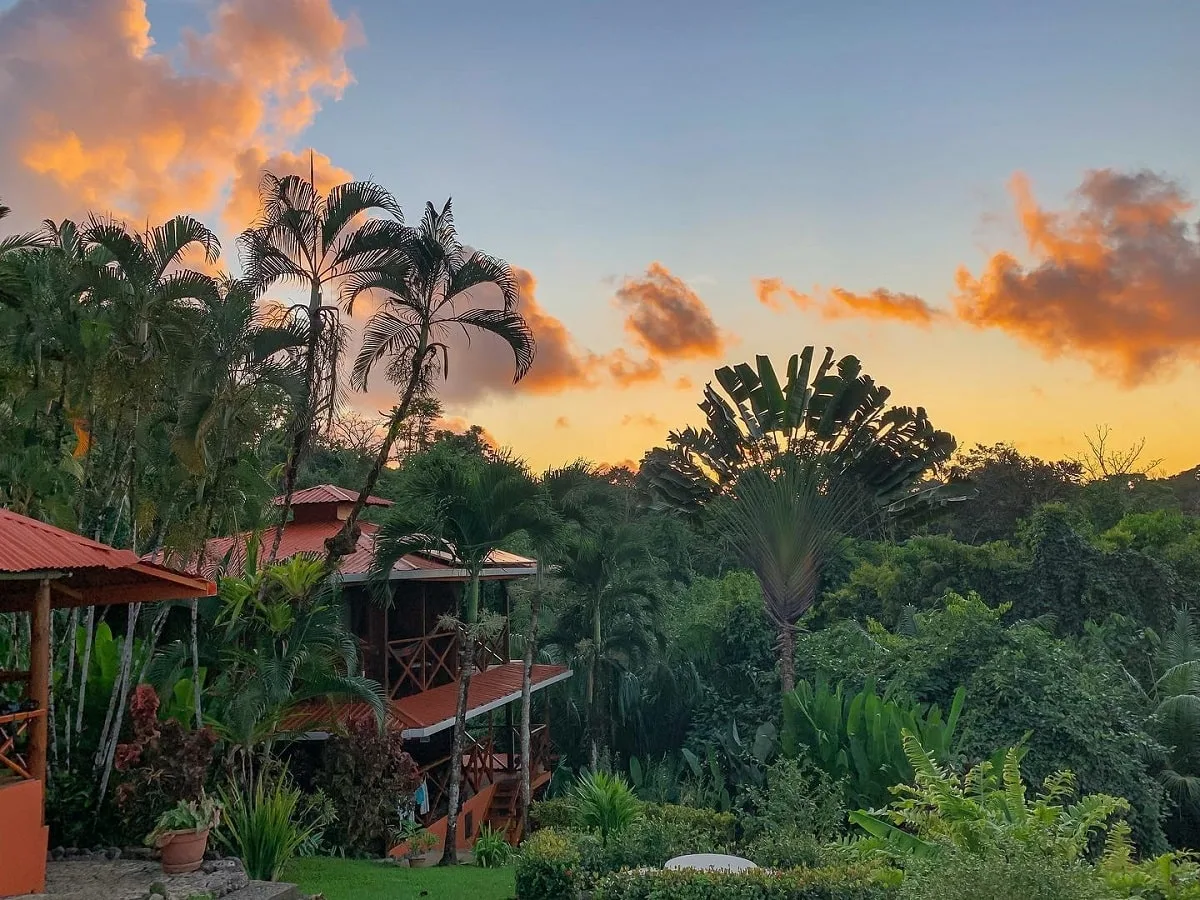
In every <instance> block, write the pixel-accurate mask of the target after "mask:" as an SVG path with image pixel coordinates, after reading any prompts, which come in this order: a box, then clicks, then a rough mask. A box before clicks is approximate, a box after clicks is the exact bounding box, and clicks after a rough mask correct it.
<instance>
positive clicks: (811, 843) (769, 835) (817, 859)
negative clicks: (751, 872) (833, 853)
mask: <svg viewBox="0 0 1200 900" xmlns="http://www.w3.org/2000/svg"><path fill="white" fill-rule="evenodd" d="M742 855H743V856H745V857H746V858H747V859H749V860H752V861H753V862H755V863H757V864H758V865H760V866H764V867H766V868H772V869H795V868H799V867H801V866H805V867H808V868H815V867H817V866H820V865H821V864H822V863H823V862H824V860H825V853H824V852H823V850H822V849H821V842H820V841H818V840H817V838H816V837H815V836H814V835H813V834H812V833H811V832H808V831H804V830H802V829H799V828H794V827H791V826H787V825H784V826H776V827H774V828H765V829H763V830H762V831H760V832H759V833H758V834H757V835H755V836H754V837H753V838H751V839H750V840H749V841H748V842H747V843H746V846H745V847H743V848H742Z"/></svg>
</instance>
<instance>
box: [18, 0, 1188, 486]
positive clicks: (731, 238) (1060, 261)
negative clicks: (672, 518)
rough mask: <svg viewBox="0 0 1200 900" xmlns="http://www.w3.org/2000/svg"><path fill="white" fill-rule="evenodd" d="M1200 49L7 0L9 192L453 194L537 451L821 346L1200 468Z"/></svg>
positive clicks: (1082, 39) (901, 391) (1083, 37)
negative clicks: (717, 370) (522, 365)
mask: <svg viewBox="0 0 1200 900" xmlns="http://www.w3.org/2000/svg"><path fill="white" fill-rule="evenodd" d="M1198 46H1200V5H1198V4H1195V3H1190V2H1184V0H1164V2H1159V3H1143V4H1133V3H1128V2H1108V0H1087V2H1084V0H1079V2H1065V0H1059V2H1055V3H1050V4H1046V3H1034V2H1006V3H982V2H970V0H967V2H963V0H959V2H940V0H938V2H933V0H928V2H922V3H905V4H901V3H889V2H860V3H832V2H829V3H822V2H795V0H788V2H785V0H778V2H766V0H748V2H746V3H744V4H740V5H739V4H731V3H729V2H721V3H717V2H710V0H688V2H683V0H678V2H677V0H654V2H645V0H643V2H637V3H635V2H627V0H610V2H606V3H585V2H577V0H565V2H564V0H544V2H528V0H512V2H507V3H497V2H495V0H491V2H475V0H466V2H459V3H456V4H452V5H445V4H429V3H424V4H417V3H408V2H405V0H356V2H347V0H223V2H218V0H150V2H149V3H145V2H143V0H15V2H14V0H0V117H2V118H0V198H3V199H4V201H5V202H6V203H7V204H8V205H9V206H11V207H13V209H14V214H13V217H12V218H10V219H9V220H6V222H5V224H6V225H8V224H9V223H11V222H15V223H16V225H15V227H16V228H21V227H31V226H33V225H35V224H36V223H37V222H38V221H40V220H41V219H42V218H44V217H47V216H49V217H55V218H58V217H62V216H68V215H70V216H77V215H80V214H82V213H83V211H84V210H87V209H97V210H101V211H105V212H108V211H111V212H113V213H115V214H118V215H121V216H126V217H129V218H130V219H131V220H132V221H135V222H138V223H141V222H144V221H146V220H151V221H153V220H158V219H162V218H165V217H166V216H168V215H171V214H173V213H175V212H180V211H187V212H191V213H193V214H196V215H198V216H200V217H201V218H203V219H204V220H205V221H207V222H210V223H212V224H213V225H214V227H217V228H218V230H219V231H220V232H221V234H222V237H223V240H224V242H225V247H226V258H225V263H226V264H227V265H230V266H236V252H235V247H234V237H235V236H236V234H237V232H238V231H239V230H240V229H241V227H243V226H244V225H245V224H246V219H247V217H248V216H250V215H252V214H253V211H254V208H255V193H254V188H255V185H256V183H257V180H258V173H259V172H260V171H261V168H262V167H263V166H264V165H265V166H267V167H268V168H271V169H272V171H276V172H282V171H285V170H298V169H297V167H298V166H302V167H303V169H304V170H305V171H307V159H308V157H307V148H309V147H312V148H315V152H316V154H317V168H318V171H317V175H318V181H320V182H323V183H324V184H329V183H335V182H336V181H338V180H344V179H345V178H347V177H349V176H351V175H352V176H354V177H371V178H373V179H375V180H377V181H380V182H382V183H383V184H385V185H386V186H387V187H389V188H390V189H391V190H392V191H393V192H394V193H395V194H396V195H397V197H398V198H399V199H400V201H401V204H402V205H403V206H404V208H405V210H406V211H407V212H408V214H409V217H410V219H412V220H416V219H417V218H419V216H420V212H421V206H422V205H423V203H424V202H425V201H426V200H434V201H437V202H438V203H439V204H440V203H441V202H444V200H445V199H446V198H447V197H448V196H453V198H454V204H455V213H456V219H457V222H458V226H459V230H460V233H461V235H462V237H463V238H464V240H466V241H467V242H468V243H470V244H471V245H473V246H476V247H480V248H483V249H486V250H488V251H490V252H492V253H495V254H498V255H500V256H502V257H504V258H505V259H507V260H509V261H510V262H511V263H513V264H514V265H515V266H517V267H519V269H520V270H521V272H520V275H521V278H522V284H523V288H524V298H523V308H524V309H525V311H526V313H527V315H528V317H529V318H530V320H531V322H532V323H533V325H534V328H535V333H536V334H537V337H538V340H539V357H538V361H537V363H536V364H535V367H534V370H533V372H532V373H531V375H530V376H529V378H528V379H527V380H526V381H525V382H523V383H522V384H520V385H518V386H516V387H515V388H514V387H512V386H510V385H508V384H507V383H506V381H505V377H504V371H505V365H506V363H505V360H504V358H503V354H502V353H501V348H499V347H496V346H492V345H490V344H487V345H485V343H484V342H483V341H479V342H476V344H475V345H474V346H473V347H472V348H471V350H470V354H469V355H466V356H464V355H463V354H460V355H459V358H458V359H452V361H451V366H452V372H451V380H450V382H449V383H448V384H447V385H446V390H445V391H444V396H443V399H444V402H445V405H446V408H447V414H448V415H451V416H455V417H460V418H461V419H464V420H467V421H470V422H477V423H478V424H480V425H482V426H484V427H485V428H486V429H487V430H488V432H490V433H491V434H493V435H494V436H495V437H496V438H497V439H498V440H499V441H501V442H502V443H506V444H511V445H512V446H513V447H514V448H515V449H516V451H517V452H519V453H521V454H523V455H525V456H526V457H528V458H529V460H530V461H531V462H532V463H533V464H535V465H536V466H539V467H540V466H543V465H546V464H549V463H554V462H562V461H565V460H567V459H570V458H573V457H576V456H586V457H590V458H592V459H594V460H597V461H600V462H605V463H618V462H622V461H624V460H628V459H637V458H638V457H640V456H641V454H642V452H643V451H644V450H645V449H647V448H648V447H650V446H652V445H654V444H656V443H661V442H662V441H663V440H664V439H665V436H666V433H667V431H668V430H669V429H671V428H677V427H681V426H683V425H684V424H687V423H689V422H695V421H697V420H698V419H699V412H698V411H697V410H696V403H697V401H698V400H699V397H700V390H701V387H702V385H703V384H704V382H705V381H706V380H708V379H710V378H711V376H712V370H713V369H714V367H716V366H718V365H721V364H724V363H727V362H740V361H743V360H748V359H752V358H753V357H754V355H755V354H759V353H767V354H770V355H771V356H773V357H775V358H776V359H777V360H779V361H780V362H783V361H784V360H786V357H787V355H788V354H790V353H792V352H796V351H797V350H799V349H800V348H801V347H803V346H804V345H805V344H817V345H830V346H833V347H834V348H835V350H836V351H838V353H839V354H840V353H853V354H855V355H857V356H859V357H860V358H861V359H862V360H863V362H864V365H865V367H866V369H867V371H868V372H869V373H871V374H872V375H874V376H875V378H876V379H877V380H878V381H880V382H882V383H884V384H887V385H889V386H890V387H891V388H892V390H893V399H894V400H895V401H896V402H898V403H902V404H905V405H914V406H915V405H922V406H925V407H926V408H927V409H928V411H929V414H930V416H931V418H932V419H933V421H934V422H935V424H936V425H937V426H938V427H940V428H944V429H947V430H950V431H951V432H953V433H954V434H955V435H956V436H957V437H958V439H959V443H960V445H963V446H966V445H970V444H973V443H976V442H985V443H991V442H995V441H1001V440H1009V441H1013V442H1015V443H1016V444H1017V445H1018V446H1019V447H1020V448H1022V449H1023V450H1026V451H1028V452H1032V453H1036V454H1038V455H1042V456H1048V457H1060V456H1063V455H1067V454H1072V453H1075V452H1077V451H1078V450H1079V449H1080V448H1081V447H1082V446H1083V443H1084V440H1083V435H1084V433H1085V432H1088V431H1090V430H1092V429H1094V427H1095V426H1097V425H1099V424H1102V423H1107V424H1108V425H1110V426H1111V427H1112V429H1113V436H1114V438H1115V439H1116V440H1117V441H1118V442H1121V443H1131V442H1132V441H1134V440H1135V439H1138V438H1141V437H1145V438H1146V440H1147V451H1148V452H1149V454H1150V455H1152V456H1155V457H1162V458H1163V459H1164V464H1163V469H1164V470H1165V471H1167V472H1174V471H1177V470H1180V469H1183V468H1186V467H1190V466H1193V465H1195V464H1196V463H1198V462H1200V399H1198V398H1197V396H1196V387H1197V385H1198V383H1200V378H1198V376H1200V234H1198V232H1197V226H1196V222H1197V219H1198V218H1200V210H1198V209H1197V208H1196V207H1195V206H1193V201H1194V200H1195V199H1196V198H1197V197H1200V116H1198V115H1197V114H1196V97H1197V95H1198V94H1197V92H1198V91H1200V56H1198V55H1197V52H1196V49H1197V47H1198ZM464 349H465V348H464ZM358 402H359V403H360V404H361V405H363V407H364V408H365V409H367V410H372V411H373V410H377V409H380V408H383V407H386V406H389V405H390V400H389V398H388V394H387V391H386V390H385V389H384V386H383V385H382V384H381V385H378V386H375V390H374V392H373V393H372V395H371V396H370V397H369V398H365V399H364V398H360V399H359V400H358Z"/></svg>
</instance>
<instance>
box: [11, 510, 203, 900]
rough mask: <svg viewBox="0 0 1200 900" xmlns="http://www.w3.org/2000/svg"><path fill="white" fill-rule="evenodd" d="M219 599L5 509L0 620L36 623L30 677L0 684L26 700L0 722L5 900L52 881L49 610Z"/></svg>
mask: <svg viewBox="0 0 1200 900" xmlns="http://www.w3.org/2000/svg"><path fill="white" fill-rule="evenodd" d="M215 593H216V585H214V584H213V583H212V582H211V581H208V580H206V579H204V578H198V577H196V576H193V575H186V574H184V573H182V572H177V571H175V570H174V569H169V568H167V567H165V566H160V565H156V564H154V563H148V562H143V561H142V560H140V559H139V558H138V557H137V555H136V554H134V553H133V552H132V551H129V550H117V549H115V548H113V547H109V546H107V545H106V544H100V543H97V542H96V541H91V540H88V539H87V538H85V537H81V536H79V535H78V534H74V533H72V532H70V531H64V530H62V529H61V528H54V527H53V526H51V525H47V524H45V523H44V522H39V521H37V520H36V519H30V518H26V517H25V516H20V515H17V514H16V513H13V512H10V511H8V510H5V509H0V612H2V613H24V614H27V615H29V617H30V627H29V636H30V647H29V669H28V670H26V671H17V672H13V671H3V670H0V684H13V683H23V684H24V685H25V696H26V698H27V699H26V700H25V701H24V702H23V703H22V704H21V707H22V708H21V709H20V710H19V711H17V712H15V713H9V714H7V715H0V897H9V896H15V895H20V894H30V893H36V892H40V891H41V890H42V889H43V887H44V885H45V880H46V849H47V830H46V825H45V809H44V802H45V784H46V755H47V749H48V747H49V738H50V735H49V722H48V720H47V717H46V713H47V710H48V709H49V706H50V676H51V668H50V667H51V659H50V629H51V619H50V616H51V611H52V610H55V609H63V608H71V607H77V606H108V605H113V604H131V603H150V602H155V601H160V600H190V599H193V598H196V597H207V596H212V595H213V594H215ZM22 748H23V749H22Z"/></svg>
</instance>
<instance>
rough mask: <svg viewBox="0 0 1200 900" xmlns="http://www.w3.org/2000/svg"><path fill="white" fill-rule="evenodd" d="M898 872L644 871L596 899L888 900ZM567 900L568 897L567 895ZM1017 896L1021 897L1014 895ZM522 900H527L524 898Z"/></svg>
mask: <svg viewBox="0 0 1200 900" xmlns="http://www.w3.org/2000/svg"><path fill="white" fill-rule="evenodd" d="M898 881H899V873H897V872H894V871H892V870H887V869H872V868H863V867H848V868H840V869H792V870H790V871H769V870H767V869H753V870H751V871H749V872H737V873H731V872H697V871H690V870H686V869H685V870H679V871H670V872H668V871H665V870H661V869H660V870H641V871H632V872H617V873H614V874H612V875H608V876H605V877H604V878H603V879H601V881H600V883H599V884H598V885H597V886H596V891H595V893H593V894H592V898H593V900H665V898H669V900H887V898H890V897H894V896H895V885H896V884H897V882H898ZM564 896H568V895H564ZM1013 896H1014V897H1015V896H1017V895H1013ZM522 900H523V898H522Z"/></svg>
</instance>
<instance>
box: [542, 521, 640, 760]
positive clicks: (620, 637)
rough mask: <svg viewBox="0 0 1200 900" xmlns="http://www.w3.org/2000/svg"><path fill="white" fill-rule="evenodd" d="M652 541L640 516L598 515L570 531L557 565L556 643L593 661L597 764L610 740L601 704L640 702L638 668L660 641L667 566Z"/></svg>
mask: <svg viewBox="0 0 1200 900" xmlns="http://www.w3.org/2000/svg"><path fill="white" fill-rule="evenodd" d="M648 541H649V538H648V535H647V534H646V532H645V530H644V529H643V528H642V527H640V526H639V525H638V523H636V522H632V521H600V522H598V523H593V524H591V525H588V526H585V527H584V528H582V529H579V530H578V531H577V532H576V533H575V534H574V535H573V536H571V537H570V538H569V539H568V541H567V542H566V543H567V546H566V547H565V548H564V550H563V552H562V553H561V555H560V556H559V558H558V561H557V565H556V566H555V575H556V577H557V578H558V579H559V581H560V582H561V584H562V586H563V587H564V588H565V591H564V593H565V598H566V602H565V605H564V607H563V609H562V610H560V614H559V620H558V623H557V624H556V628H555V641H554V643H555V644H557V645H558V646H559V647H560V648H565V647H567V646H572V645H573V646H574V649H575V655H576V657H577V658H578V659H579V661H580V662H581V663H582V664H583V665H584V666H585V667H586V669H587V681H586V688H585V697H584V703H585V707H586V712H587V732H588V747H589V762H590V765H591V767H592V769H593V770H594V769H596V768H597V767H598V766H599V764H600V748H601V745H602V744H603V743H605V742H606V741H605V738H604V734H605V731H606V730H607V729H606V728H605V724H604V719H605V716H604V713H603V712H602V710H603V709H604V708H605V707H609V716H610V718H611V714H612V706H613V704H614V703H615V704H616V708H617V710H618V712H620V711H621V710H631V709H633V708H634V706H635V704H634V702H633V694H634V693H635V692H636V693H637V694H638V695H639V696H640V687H639V682H638V678H637V673H638V672H639V671H640V670H641V669H643V668H645V667H646V666H647V664H649V663H650V662H652V661H653V660H654V658H655V657H656V656H657V653H658V649H659V634H660V631H661V629H660V627H659V624H660V623H659V617H660V613H661V602H662V596H663V595H662V592H661V591H659V590H658V582H659V580H660V578H661V572H660V565H659V562H658V560H656V559H655V558H653V557H652V556H651V554H650V552H649V550H648V549H647V544H648ZM560 653H561V651H560ZM614 685H615V687H614Z"/></svg>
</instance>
